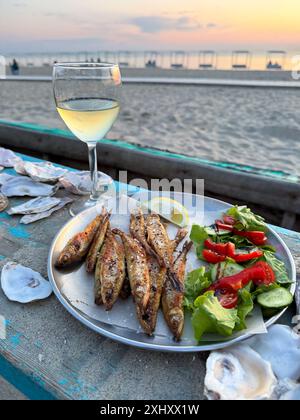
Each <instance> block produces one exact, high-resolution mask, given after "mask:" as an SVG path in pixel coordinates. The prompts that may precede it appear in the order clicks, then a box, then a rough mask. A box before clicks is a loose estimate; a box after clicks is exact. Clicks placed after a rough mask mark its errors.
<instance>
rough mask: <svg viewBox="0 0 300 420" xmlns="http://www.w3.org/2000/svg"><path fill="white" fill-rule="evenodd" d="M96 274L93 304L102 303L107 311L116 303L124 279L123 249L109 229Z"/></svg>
mask: <svg viewBox="0 0 300 420" xmlns="http://www.w3.org/2000/svg"><path fill="white" fill-rule="evenodd" d="M96 272H97V276H95V302H96V303H99V302H102V303H103V304H104V306H105V309H106V310H107V311H109V310H111V309H112V307H113V305H114V303H115V302H116V301H117V299H118V297H119V294H120V292H121V289H122V287H123V282H124V279H125V254H124V247H123V244H122V243H121V242H119V241H118V240H117V238H116V237H115V235H114V234H113V233H112V232H111V230H110V229H109V230H108V231H107V234H106V238H105V241H104V244H103V247H102V249H101V252H100V256H99V258H98V261H97V270H96ZM100 296H101V299H100V300H99V297H100Z"/></svg>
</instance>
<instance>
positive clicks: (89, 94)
mask: <svg viewBox="0 0 300 420" xmlns="http://www.w3.org/2000/svg"><path fill="white" fill-rule="evenodd" d="M120 87H121V74H120V70H119V67H118V66H117V65H115V64H109V63H57V64H55V65H54V69H53V88H54V97H55V102H56V108H57V111H58V113H59V115H60V116H61V118H62V119H63V121H64V122H65V124H66V126H67V127H68V128H69V129H70V131H71V132H72V133H73V134H74V135H75V136H76V137H77V138H78V139H79V140H81V141H83V142H85V143H86V144H87V146H88V150H89V162H90V171H91V178H92V191H91V196H90V199H89V200H88V201H86V202H85V203H84V204H82V203H81V204H79V205H77V206H74V205H73V206H72V208H71V214H72V215H75V214H77V213H79V212H81V211H83V210H85V209H87V208H89V207H91V206H94V205H96V204H97V201H98V200H99V197H100V192H99V190H98V178H99V173H98V170H97V150H96V146H97V142H98V141H100V140H101V139H103V137H104V136H105V135H106V134H107V132H108V131H109V130H110V129H111V127H112V125H113V123H114V122H115V120H116V119H117V117H118V114H119V109H120V105H119V95H120ZM100 176H101V177H103V178H105V177H106V178H107V179H109V177H108V176H107V175H105V174H102V173H100ZM109 181H111V179H109Z"/></svg>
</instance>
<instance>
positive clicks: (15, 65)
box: [10, 58, 20, 76]
mask: <svg viewBox="0 0 300 420" xmlns="http://www.w3.org/2000/svg"><path fill="white" fill-rule="evenodd" d="M10 70H11V74H12V75H14V76H17V75H18V74H19V71H20V68H19V64H18V62H17V60H16V59H15V58H14V59H13V62H12V64H11V66H10Z"/></svg>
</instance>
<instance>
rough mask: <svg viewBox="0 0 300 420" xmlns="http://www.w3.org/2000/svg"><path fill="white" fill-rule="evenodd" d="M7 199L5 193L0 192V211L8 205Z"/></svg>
mask: <svg viewBox="0 0 300 420" xmlns="http://www.w3.org/2000/svg"><path fill="white" fill-rule="evenodd" d="M8 204H9V202H8V199H7V197H5V195H3V194H0V213H1V212H2V211H4V210H5V209H6V208H7V207H8Z"/></svg>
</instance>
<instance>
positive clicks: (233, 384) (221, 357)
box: [205, 344, 277, 400]
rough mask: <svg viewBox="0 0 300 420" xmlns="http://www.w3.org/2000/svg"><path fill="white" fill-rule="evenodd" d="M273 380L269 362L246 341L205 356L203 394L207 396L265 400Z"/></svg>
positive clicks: (212, 397)
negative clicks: (205, 370) (205, 368)
mask: <svg viewBox="0 0 300 420" xmlns="http://www.w3.org/2000/svg"><path fill="white" fill-rule="evenodd" d="M276 384H277V380H276V378H275V376H274V373H273V371H272V368H271V364H270V363H268V362H266V361H265V360H263V359H262V358H261V357H260V355H259V354H258V353H256V352H255V351H254V350H252V349H251V347H249V346H247V345H244V344H242V345H237V346H234V347H231V348H229V349H227V350H222V351H215V352H212V353H211V354H210V356H209V358H208V359H207V373H206V377H205V395H206V396H207V398H208V399H210V400H266V399H269V398H270V397H271V396H272V393H273V391H274V388H275V386H276Z"/></svg>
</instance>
